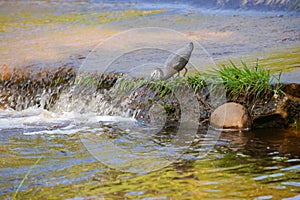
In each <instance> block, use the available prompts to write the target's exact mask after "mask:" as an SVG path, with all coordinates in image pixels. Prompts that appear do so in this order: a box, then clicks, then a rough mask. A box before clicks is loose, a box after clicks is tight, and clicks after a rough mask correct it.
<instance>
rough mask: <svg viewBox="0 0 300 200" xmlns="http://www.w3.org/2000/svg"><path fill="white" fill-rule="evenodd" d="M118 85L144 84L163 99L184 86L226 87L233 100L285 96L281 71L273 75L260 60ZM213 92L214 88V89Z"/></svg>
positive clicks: (124, 88)
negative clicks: (162, 78)
mask: <svg viewBox="0 0 300 200" xmlns="http://www.w3.org/2000/svg"><path fill="white" fill-rule="evenodd" d="M117 83H118V84H116V85H114V88H115V90H116V91H120V92H130V91H132V90H134V89H137V88H139V87H141V86H143V85H147V86H148V88H149V89H155V90H156V91H157V92H158V93H159V97H160V98H162V97H164V96H165V95H167V94H170V93H171V94H172V95H173V94H174V92H176V91H178V89H179V88H180V87H181V88H182V87H192V88H193V89H194V91H195V93H196V92H197V91H200V90H201V89H204V88H206V87H207V86H208V85H209V86H210V90H214V89H219V88H221V87H222V88H224V89H225V92H226V95H227V97H228V98H229V99H231V100H233V101H236V100H242V101H245V102H254V101H256V100H257V99H261V98H260V97H267V98H268V97H270V96H271V95H273V96H274V97H275V98H277V97H278V96H280V95H283V94H284V92H283V91H282V89H281V84H280V74H279V76H273V75H272V74H271V72H270V70H269V69H265V68H263V67H261V66H260V65H258V63H256V65H255V66H253V67H249V66H247V65H246V63H244V62H242V67H241V68H240V67H238V66H236V65H235V64H234V63H233V62H231V61H230V64H229V65H223V66H222V67H221V68H219V69H217V68H215V69H213V70H211V71H208V72H206V73H202V74H200V73H196V74H194V75H192V76H187V77H186V78H175V79H173V80H165V81H158V80H147V79H144V78H140V79H127V78H122V79H120V80H118V81H117ZM211 92H212V91H211Z"/></svg>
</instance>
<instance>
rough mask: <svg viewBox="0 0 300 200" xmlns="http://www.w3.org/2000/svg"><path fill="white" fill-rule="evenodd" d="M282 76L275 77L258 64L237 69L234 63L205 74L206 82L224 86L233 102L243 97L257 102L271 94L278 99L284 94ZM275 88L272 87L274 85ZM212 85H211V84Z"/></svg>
mask: <svg viewBox="0 0 300 200" xmlns="http://www.w3.org/2000/svg"><path fill="white" fill-rule="evenodd" d="M280 75H281V74H279V76H278V77H276V76H273V75H272V74H271V73H270V70H269V69H265V68H263V67H261V66H259V65H258V63H256V65H255V66H253V67H248V66H247V65H246V63H244V62H242V67H241V68H239V67H237V66H236V65H235V64H234V63H233V62H232V61H230V65H223V66H222V67H221V68H220V69H213V70H211V71H209V72H208V73H206V74H204V75H203V76H204V79H205V80H206V82H208V81H209V82H211V83H212V84H214V85H216V86H218V85H223V86H224V87H225V89H226V91H227V94H228V95H229V97H230V98H232V100H237V99H238V98H240V97H243V98H244V99H245V100H247V101H251V100H255V99H257V98H258V97H260V96H262V95H263V96H268V95H270V94H272V95H274V96H275V97H277V96H278V95H282V94H284V92H283V91H282V90H281V84H280ZM274 79H276V80H275V82H276V83H275V86H272V85H273V84H274ZM211 83H210V84H211Z"/></svg>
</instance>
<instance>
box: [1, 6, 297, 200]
mask: <svg viewBox="0 0 300 200" xmlns="http://www.w3.org/2000/svg"><path fill="white" fill-rule="evenodd" d="M191 2H192V3H190V4H188V3H178V2H176V3H173V2H169V1H164V2H159V3H157V2H156V1H148V2H141V1H135V2H128V1H110V2H104V1H80V2H76V1H68V2H64V1H54V2H53V1H50V2H48V1H24V2H22V1H16V2H8V1H1V2H0V22H1V23H0V25H1V27H0V31H1V32H0V39H1V40H0V51H1V57H0V64H1V72H2V78H3V77H4V75H3V74H4V72H3V71H5V70H6V69H7V67H6V66H9V67H17V68H21V69H23V68H24V69H25V68H26V69H27V68H31V69H33V73H34V72H38V71H39V70H40V69H46V68H47V69H48V68H55V67H58V66H66V67H73V68H75V69H79V72H82V71H84V70H86V68H85V67H86V66H88V67H91V66H93V65H95V66H97V67H98V68H97V70H99V71H105V70H107V68H108V71H115V70H116V68H114V67H117V69H123V68H124V71H126V69H127V68H126V67H124V66H127V65H128V62H129V64H130V63H134V61H136V62H141V60H135V57H136V56H137V55H138V56H141V55H143V56H144V57H143V56H141V57H142V58H143V59H144V60H146V61H145V63H147V62H151V63H152V62H154V61H155V62H156V63H159V62H162V61H163V60H164V59H165V56H167V55H168V52H169V51H171V50H172V49H177V48H179V47H180V46H181V45H182V44H183V43H185V42H187V41H189V40H192V41H196V42H197V45H196V49H195V53H194V54H193V56H194V57H191V59H192V61H193V64H194V68H195V69H196V70H205V69H208V68H210V67H212V66H214V65H215V63H217V64H216V65H218V64H219V63H225V62H228V60H229V59H232V60H234V61H236V62H239V61H240V60H246V61H247V62H249V63H253V62H256V60H257V59H258V60H259V62H261V63H262V64H263V65H265V66H267V67H270V68H271V69H272V70H273V71H275V72H277V71H279V70H283V71H293V70H295V73H294V74H293V77H294V78H293V79H289V80H285V81H286V82H289V81H292V82H297V81H299V80H300V79H299V78H297V77H299V76H298V75H297V74H298V73H299V67H300V60H299V58H300V55H299V54H300V51H299V45H300V35H299V33H300V26H299V24H300V16H299V13H298V12H286V11H257V10H243V9H241V10H224V9H216V8H215V7H211V8H207V7H206V8H202V7H201V5H199V4H197V5H195V4H194V3H195V1H191ZM146 27H160V28H162V29H158V28H154V29H153V28H152V29H146V30H147V31H148V32H147V31H146V32H143V31H138V36H139V37H137V35H135V34H136V29H135V31H133V32H130V31H129V33H135V34H129V35H126V33H128V30H129V29H132V28H142V29H138V30H145V29H143V28H146ZM149 30H151V31H153V32H151V31H150V32H149ZM157 30H159V31H157ZM123 31H127V32H125V34H124V32H123ZM179 32H180V33H179ZM141 33H142V35H143V36H141ZM146 33H148V34H146ZM170 33H172V34H170ZM181 33H183V35H184V37H183V36H182V35H181ZM115 35H117V36H115ZM124 37H125V38H127V39H125V40H124ZM182 37H183V38H184V39H182ZM161 38H163V39H161ZM112 41H113V42H112ZM126 41H135V42H136V43H138V46H133V47H132V46H130V45H132V43H126ZM174 41H175V42H174ZM183 41H184V42H183ZM144 42H145V43H146V44H147V45H148V46H147V48H145V49H142V50H141V49H140V48H139V47H140V46H141V45H142V46H143V45H144V46H145V44H144ZM99 43H101V45H99ZM136 43H135V44H136ZM108 44H109V45H108ZM112 44H116V45H115V46H114V45H112ZM97 45H98V46H97ZM149 45H153V46H154V45H158V47H159V48H157V49H155V50H153V48H152V46H150V47H151V48H149ZM159 45H161V46H163V45H166V47H165V49H162V48H161V46H159ZM115 47H118V48H120V49H121V50H122V51H120V52H124V49H125V50H127V52H129V53H128V54H124V55H125V56H123V57H118V58H117V59H115V60H114V62H112V63H111V65H110V66H109V67H107V66H105V67H104V66H103V65H104V64H103V63H105V62H109V61H110V59H108V60H105V59H106V58H110V57H109V56H112V55H115V54H114V53H116V51H117V50H116V49H114V48H115ZM120 49H119V50H120ZM149 49H150V50H149ZM197 49H202V51H201V52H200V51H199V52H198V51H197ZM203 49H204V50H203ZM91 52H92V53H91ZM93 52H96V53H94V54H93ZM103 52H104V54H103ZM111 52H113V53H111ZM203 52H204V53H203ZM202 53H203V54H202ZM200 54H201V56H204V57H202V58H203V59H198V58H199V55H200ZM204 54H205V55H204ZM98 55H101V56H102V57H103V58H102V59H96V60H93V59H92V58H93V56H94V57H95V56H96V57H97V56H98ZM145 55H147V56H145ZM205 56H207V57H205ZM86 58H87V59H86ZM147 59H148V60H147ZM160 59H161V60H160ZM197 59H198V60H197ZM149 60H150V61H149ZM208 60H209V61H208ZM99 61H100V62H102V65H101V64H99ZM104 61H105V62H104ZM130 61H131V62H130ZM120 65H122V67H120ZM202 65H203V66H202ZM142 66H143V68H132V69H130V70H131V71H130V72H132V75H137V74H138V75H142V76H144V73H145V71H146V70H145V69H146V67H145V66H146V65H142ZM110 67H111V68H110ZM190 68H192V66H190ZM91 69H92V70H91V71H92V72H94V68H91ZM141 69H143V70H142V71H139V70H141ZM149 70H152V68H151V69H149ZM147 73H148V72H147ZM298 83H299V82H298ZM3 88H4V87H3V86H1V89H2V92H4V91H5V90H4V89H3ZM15 91H16V93H17V94H15V96H17V97H16V98H18V96H21V95H27V94H25V93H24V92H22V91H23V90H22V88H21V89H19V90H15ZM91 91H93V90H91ZM51 92H53V91H44V92H42V93H41V94H42V95H41V97H40V98H41V99H45V100H44V101H42V102H44V104H46V102H47V95H48V94H50V93H51ZM109 92H114V91H109ZM63 94H64V95H62V96H61V98H60V99H59V100H58V101H57V102H56V104H55V105H53V106H52V107H51V108H50V109H49V108H47V109H43V108H42V107H43V106H41V105H33V106H31V107H29V108H26V109H16V110H14V109H11V108H9V107H5V108H3V109H2V110H1V111H0V141H1V147H0V148H1V154H0V166H1V167H0V198H1V199H13V198H16V199H127V198H128V199H131V198H132V199H300V196H299V193H300V176H299V172H300V148H299V147H300V133H299V129H297V128H290V129H257V130H252V131H248V132H217V131H213V130H203V128H200V129H199V130H198V129H197V130H196V132H195V130H193V129H192V128H191V126H190V125H188V126H185V123H184V122H183V123H182V124H180V125H178V124H176V125H169V126H164V124H154V125H153V124H149V123H145V122H141V121H137V120H135V119H134V118H133V117H132V116H133V114H132V112H135V111H134V110H133V111H132V112H123V110H120V109H119V108H118V107H116V106H115V105H110V104H108V103H107V102H105V101H104V100H103V99H102V96H101V95H99V96H96V97H92V100H91V101H89V102H88V103H87V102H86V101H84V98H83V99H77V98H73V99H72V101H71V102H70V101H68V98H67V97H68V96H72V95H74V94H76V91H75V93H74V91H73V90H70V91H65V92H64V93H63ZM89 95H90V94H89ZM76 97H77V96H76ZM25 99H29V100H30V99H31V97H30V95H29V96H28V98H27V97H26V98H25ZM17 102H19V101H17ZM74 102H76V103H74ZM78 102H79V103H78ZM19 103H24V102H19ZM72 103H74V104H75V106H74V105H73V104H72ZM125 103H126V102H125ZM22 105H23V104H22ZM17 108H18V106H17ZM179 133H184V135H185V136H178V135H179ZM174 141H175V142H174Z"/></svg>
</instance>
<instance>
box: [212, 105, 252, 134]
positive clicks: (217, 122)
mask: <svg viewBox="0 0 300 200" xmlns="http://www.w3.org/2000/svg"><path fill="white" fill-rule="evenodd" d="M210 124H211V125H212V126H213V127H214V128H217V129H224V130H249V129H250V128H251V125H252V120H251V118H250V116H249V115H248V110H247V109H246V108H245V107H244V106H242V105H241V104H238V103H234V102H229V103H225V104H223V105H221V106H219V107H218V108H217V109H215V111H214V112H213V113H212V114H211V117H210Z"/></svg>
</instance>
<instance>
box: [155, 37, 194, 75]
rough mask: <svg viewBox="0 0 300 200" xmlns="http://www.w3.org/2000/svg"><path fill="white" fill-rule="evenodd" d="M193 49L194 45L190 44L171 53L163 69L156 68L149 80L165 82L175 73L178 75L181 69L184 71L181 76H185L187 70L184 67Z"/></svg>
mask: <svg viewBox="0 0 300 200" xmlns="http://www.w3.org/2000/svg"><path fill="white" fill-rule="evenodd" d="M193 49H194V44H193V43H192V42H190V43H189V44H188V45H186V46H184V47H183V48H181V49H179V50H177V51H176V52H175V53H172V54H171V55H170V56H169V57H168V58H167V60H166V62H165V64H164V67H163V68H157V69H156V70H154V71H153V72H152V73H151V79H155V80H167V79H169V78H171V77H172V76H173V75H174V74H176V73H178V75H179V72H180V71H181V70H183V69H185V73H184V74H183V76H185V75H186V73H187V68H186V67H185V66H186V64H187V63H188V62H189V59H190V57H191V54H192V51H193Z"/></svg>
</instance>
